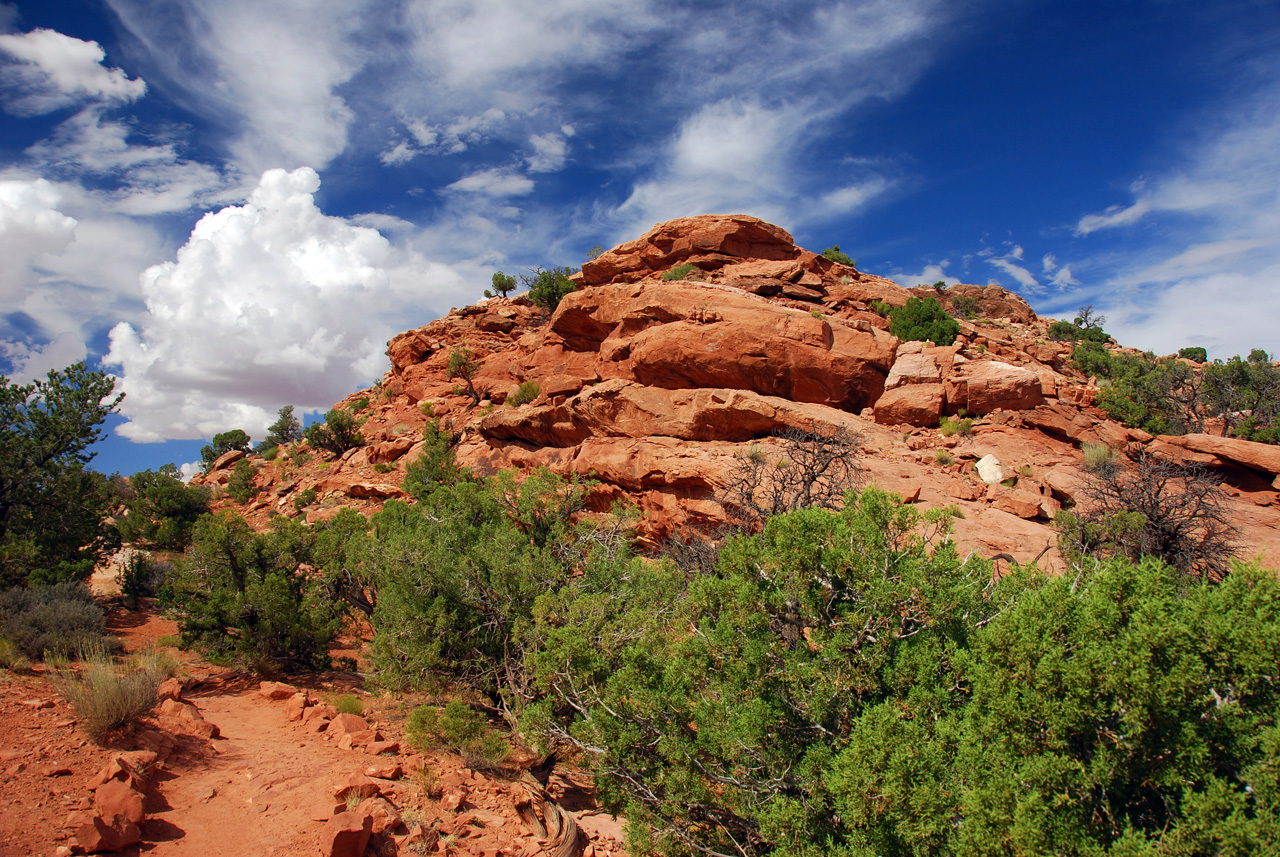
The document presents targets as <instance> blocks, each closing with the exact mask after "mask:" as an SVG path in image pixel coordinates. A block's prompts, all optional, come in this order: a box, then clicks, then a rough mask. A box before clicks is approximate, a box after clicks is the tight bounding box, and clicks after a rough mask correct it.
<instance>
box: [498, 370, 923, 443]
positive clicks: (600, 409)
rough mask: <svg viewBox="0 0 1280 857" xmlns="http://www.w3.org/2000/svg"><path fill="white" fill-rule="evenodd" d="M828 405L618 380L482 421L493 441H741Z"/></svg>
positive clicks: (813, 416) (797, 423) (808, 421)
mask: <svg viewBox="0 0 1280 857" xmlns="http://www.w3.org/2000/svg"><path fill="white" fill-rule="evenodd" d="M824 410H826V409H824V408H820V407H816V406H811V405H804V404H797V403H795V402H791V401H788V400H787V399H783V398H779V397H776V396H761V395H759V394H757V393H753V392H750V391H746V390H735V389H722V388H715V389H700V390H666V389H660V388H657V387H646V386H644V385H641V384H636V383H633V382H630V381H624V380H621V379H614V380H611V381H605V382H603V383H601V384H598V385H596V386H594V387H589V388H587V389H586V390H583V391H582V392H581V393H579V394H578V395H576V396H574V397H573V398H572V399H569V400H568V401H566V402H563V403H561V404H559V405H540V406H532V407H523V408H498V409H496V410H494V411H492V412H490V413H489V414H487V415H486V416H485V417H484V418H483V419H482V420H481V422H480V431H481V433H482V434H484V436H485V437H488V438H492V439H494V440H521V441H524V442H526V443H531V444H535V445H538V446H544V447H545V446H552V447H567V446H576V445H578V444H580V443H582V442H583V441H585V440H587V439H588V438H593V437H594V438H601V437H629V438H644V437H653V436H660V437H675V438H681V439H684V440H698V441H712V440H721V441H730V442H740V441H746V440H752V439H753V438H758V437H762V436H764V435H768V434H773V433H776V432H778V431H782V430H785V429H788V428H798V427H802V426H807V425H812V424H814V423H815V422H816V423H829V422H832V421H833V419H835V418H837V417H838V415H837V414H832V413H823V411H824ZM935 422H936V420H935Z"/></svg>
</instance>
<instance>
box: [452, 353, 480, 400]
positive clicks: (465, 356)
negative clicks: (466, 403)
mask: <svg viewBox="0 0 1280 857" xmlns="http://www.w3.org/2000/svg"><path fill="white" fill-rule="evenodd" d="M479 368H480V361H478V360H476V359H475V354H473V353H472V351H471V349H470V348H455V349H453V350H452V351H450V352H449V366H448V369H447V370H446V374H447V376H448V378H449V380H453V379H454V378H461V379H462V386H460V387H454V388H453V394H454V395H455V396H468V397H470V399H471V404H473V405H478V404H480V393H479V392H478V391H477V390H476V386H475V384H474V383H473V379H474V378H475V374H476V371H477V370H478V369H479Z"/></svg>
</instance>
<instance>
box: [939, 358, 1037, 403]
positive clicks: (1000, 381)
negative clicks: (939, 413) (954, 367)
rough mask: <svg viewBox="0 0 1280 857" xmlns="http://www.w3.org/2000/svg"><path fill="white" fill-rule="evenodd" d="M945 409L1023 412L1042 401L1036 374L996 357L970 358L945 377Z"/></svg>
mask: <svg viewBox="0 0 1280 857" xmlns="http://www.w3.org/2000/svg"><path fill="white" fill-rule="evenodd" d="M946 388H947V409H948V410H950V411H953V412H958V411H959V409H960V408H964V409H965V410H966V411H967V412H968V413H970V414H989V413H991V412H992V411H994V410H997V409H998V410H1005V411H1027V410H1031V409H1033V408H1036V407H1039V406H1040V405H1041V404H1043V403H1044V391H1043V388H1042V387H1041V384H1040V376H1039V375H1038V374H1037V373H1036V372H1035V371H1034V370H1032V369H1027V368H1024V367H1022V366H1014V365H1012V364H1010V363H1004V362H1002V361H1000V360H981V361H978V360H971V361H969V362H967V363H965V364H964V365H962V366H961V367H960V368H959V370H958V371H957V372H955V373H953V374H952V375H951V376H949V377H948V378H947V380H946Z"/></svg>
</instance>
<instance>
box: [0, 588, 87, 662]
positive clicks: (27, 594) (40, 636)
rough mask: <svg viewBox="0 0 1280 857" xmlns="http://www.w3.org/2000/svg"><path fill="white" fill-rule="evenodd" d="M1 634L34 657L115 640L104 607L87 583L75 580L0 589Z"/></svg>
mask: <svg viewBox="0 0 1280 857" xmlns="http://www.w3.org/2000/svg"><path fill="white" fill-rule="evenodd" d="M0 636H4V637H6V638H8V639H9V640H10V641H12V642H13V643H14V644H15V645H16V646H17V647H18V648H19V649H21V650H22V653H23V654H24V655H26V656H27V657H29V658H31V659H32V660H39V659H40V658H42V657H43V656H44V654H45V652H53V653H60V654H63V655H69V654H71V653H74V652H76V651H78V650H80V649H82V648H92V647H98V648H107V647H108V646H110V645H111V644H112V642H111V639H110V638H109V637H108V636H107V623H106V616H105V613H104V611H103V609H102V608H101V607H99V606H98V604H97V603H96V602H95V601H94V600H93V596H92V595H90V594H89V590H88V588H87V587H85V585H84V584H82V583H77V582H74V581H68V582H66V583H59V584H57V585H54V586H27V587H16V588H14V589H10V590H8V591H7V592H4V593H0Z"/></svg>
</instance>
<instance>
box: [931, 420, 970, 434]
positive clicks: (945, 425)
mask: <svg viewBox="0 0 1280 857" xmlns="http://www.w3.org/2000/svg"><path fill="white" fill-rule="evenodd" d="M938 433H939V434H941V435H942V436H943V437H953V436H955V435H957V434H958V435H960V436H961V437H969V436H970V435H972V434H973V419H972V418H971V417H964V418H960V417H943V418H942V422H941V423H940V424H939V425H938Z"/></svg>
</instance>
